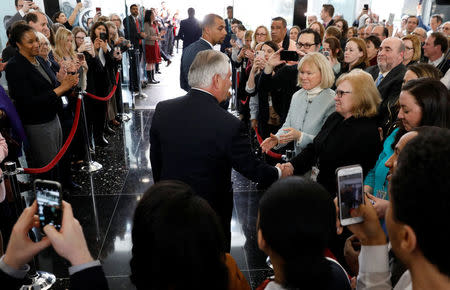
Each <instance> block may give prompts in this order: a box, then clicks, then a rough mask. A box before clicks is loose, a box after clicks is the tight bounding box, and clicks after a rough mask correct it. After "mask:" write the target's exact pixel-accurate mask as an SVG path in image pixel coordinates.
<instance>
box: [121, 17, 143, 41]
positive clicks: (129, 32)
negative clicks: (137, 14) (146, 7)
mask: <svg viewBox="0 0 450 290" xmlns="http://www.w3.org/2000/svg"><path fill="white" fill-rule="evenodd" d="M123 27H124V32H125V38H126V39H128V40H129V41H130V42H131V44H132V45H133V46H134V48H135V49H136V48H139V49H140V45H139V40H140V39H142V37H141V36H140V35H139V33H138V31H137V27H136V21H135V20H134V17H133V16H132V15H129V16H128V17H126V18H124V19H123ZM143 31H144V27H141V32H143Z"/></svg>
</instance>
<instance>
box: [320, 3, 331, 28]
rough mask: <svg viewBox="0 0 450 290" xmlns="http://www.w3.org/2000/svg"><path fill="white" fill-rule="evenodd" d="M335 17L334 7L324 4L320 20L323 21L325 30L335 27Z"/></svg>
mask: <svg viewBox="0 0 450 290" xmlns="http://www.w3.org/2000/svg"><path fill="white" fill-rule="evenodd" d="M333 15H334V6H333V5H331V4H323V5H322V11H320V18H321V19H322V21H323V26H324V27H325V28H327V27H328V26H332V25H334V20H333Z"/></svg>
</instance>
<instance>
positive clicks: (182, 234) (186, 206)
mask: <svg viewBox="0 0 450 290" xmlns="http://www.w3.org/2000/svg"><path fill="white" fill-rule="evenodd" d="M224 240H225V237H224V234H223V232H222V228H221V225H220V223H219V219H218V217H217V215H216V213H215V212H214V210H213V209H212V208H211V207H210V206H209V204H208V202H207V201H205V200H204V199H203V198H201V197H199V196H197V195H196V194H195V193H194V191H193V190H192V189H191V188H190V187H189V186H188V185H186V184H185V183H183V182H181V181H161V182H159V183H157V184H155V185H153V186H152V187H150V188H149V189H148V190H147V192H145V193H144V195H143V197H142V199H141V200H140V201H139V204H138V205H137V207H136V211H135V213H134V223H133V229H132V242H133V248H132V258H131V261H130V266H131V276H130V278H131V281H132V282H133V284H134V285H136V288H137V289H138V290H141V289H202V290H203V289H204V290H206V289H224V290H225V289H228V270H227V267H226V265H225V263H224V261H225V254H224V253H225V243H224ZM199 277H201V279H199Z"/></svg>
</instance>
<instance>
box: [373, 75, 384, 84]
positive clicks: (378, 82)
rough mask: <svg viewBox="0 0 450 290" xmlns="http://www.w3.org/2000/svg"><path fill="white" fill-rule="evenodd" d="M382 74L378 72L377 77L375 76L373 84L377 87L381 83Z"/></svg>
mask: <svg viewBox="0 0 450 290" xmlns="http://www.w3.org/2000/svg"><path fill="white" fill-rule="evenodd" d="M383 78H384V77H383V75H382V74H380V75H379V76H378V78H377V81H376V82H375V85H376V86H377V87H378V85H379V84H380V83H381V81H382V80H383Z"/></svg>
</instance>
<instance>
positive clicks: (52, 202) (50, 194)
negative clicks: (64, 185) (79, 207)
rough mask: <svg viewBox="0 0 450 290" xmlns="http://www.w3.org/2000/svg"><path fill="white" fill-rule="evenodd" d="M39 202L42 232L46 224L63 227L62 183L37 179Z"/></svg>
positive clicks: (35, 188)
mask: <svg viewBox="0 0 450 290" xmlns="http://www.w3.org/2000/svg"><path fill="white" fill-rule="evenodd" d="M33 187H34V192H35V193H36V200H37V204H38V215H39V223H40V225H41V227H40V228H41V232H42V233H43V230H42V229H43V228H44V226H46V225H52V226H54V227H55V228H56V229H57V230H60V229H61V220H62V201H61V196H62V190H61V184H60V183H59V182H56V181H51V180H41V179H36V180H35V181H34V183H33Z"/></svg>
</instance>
